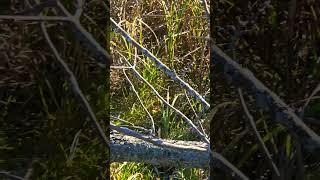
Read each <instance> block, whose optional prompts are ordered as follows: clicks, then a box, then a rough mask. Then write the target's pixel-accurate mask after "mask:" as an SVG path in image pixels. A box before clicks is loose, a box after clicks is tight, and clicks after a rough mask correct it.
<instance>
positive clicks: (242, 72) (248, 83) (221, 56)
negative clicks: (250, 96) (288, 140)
mask: <svg viewBox="0 0 320 180" xmlns="http://www.w3.org/2000/svg"><path fill="white" fill-rule="evenodd" d="M211 53H212V55H211V57H212V61H213V63H215V64H220V65H222V66H223V69H224V73H225V74H226V76H227V77H228V78H229V79H230V81H231V82H233V83H234V84H235V85H236V86H238V87H244V88H247V89H249V90H251V91H252V92H253V93H254V94H255V96H256V100H257V105H258V106H259V107H260V108H263V109H265V110H269V111H270V112H271V114H272V116H273V117H274V120H275V121H277V122H279V123H281V124H282V125H284V126H285V127H286V128H287V129H289V130H290V131H291V132H293V133H295V134H296V135H298V136H299V139H300V140H301V141H302V142H303V144H304V146H305V148H306V149H307V150H309V151H311V152H314V151H319V150H320V137H319V136H318V135H317V134H316V133H315V132H314V131H313V130H312V129H310V128H309V127H308V126H307V125H305V124H304V122H303V121H302V120H301V119H300V118H299V117H298V116H297V115H296V114H295V113H294V111H293V110H292V109H291V108H290V107H289V106H288V105H287V104H286V103H285V102H283V101H282V100H281V99H280V98H279V97H278V96H277V95H276V94H275V93H274V92H272V91H271V90H270V89H268V88H267V87H266V86H265V85H264V84H263V83H262V82H261V81H259V80H258V79H257V78H256V77H255V76H254V75H253V73H252V72H251V71H249V70H248V69H246V68H243V67H241V66H240V65H239V64H238V63H237V62H235V61H234V60H233V59H231V58H230V57H229V56H228V55H227V54H225V53H224V52H223V51H222V50H221V49H220V48H218V47H217V46H216V45H214V44H213V43H211Z"/></svg>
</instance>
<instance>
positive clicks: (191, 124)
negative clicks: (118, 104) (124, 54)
mask: <svg viewBox="0 0 320 180" xmlns="http://www.w3.org/2000/svg"><path fill="white" fill-rule="evenodd" d="M125 60H126V61H127V63H128V64H129V66H131V67H132V65H131V63H130V62H129V61H128V60H127V59H125ZM132 71H133V72H134V73H135V75H136V76H137V77H138V78H139V79H141V80H142V81H143V82H144V83H146V84H147V85H148V86H149V87H150V88H151V89H152V91H153V92H154V93H155V95H156V96H158V98H159V99H160V100H161V101H162V102H164V103H165V104H166V105H167V106H169V107H170V108H171V109H173V110H174V111H175V112H176V113H178V114H179V115H180V116H181V117H182V118H183V119H184V120H185V121H186V123H187V124H189V126H190V127H191V128H192V130H193V131H194V132H195V133H197V134H198V136H199V137H200V138H201V139H202V140H204V141H205V142H206V143H210V141H209V140H208V139H207V137H206V136H205V135H204V134H203V133H202V132H200V130H199V129H198V128H197V126H196V125H194V123H193V122H192V121H191V120H190V119H189V118H188V117H187V116H186V115H185V114H183V113H182V112H181V111H180V110H178V109H177V108H175V107H173V106H172V105H171V104H170V103H168V102H167V101H166V100H165V99H164V98H163V97H162V96H161V95H160V94H159V92H158V91H157V90H156V89H155V88H154V87H153V86H152V85H151V84H150V83H149V82H148V81H147V80H146V79H144V78H143V76H142V75H141V74H140V73H139V72H138V71H137V70H136V69H135V68H132Z"/></svg>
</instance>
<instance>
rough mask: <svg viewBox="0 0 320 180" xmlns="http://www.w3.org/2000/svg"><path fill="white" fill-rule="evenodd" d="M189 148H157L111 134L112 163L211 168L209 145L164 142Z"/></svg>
mask: <svg viewBox="0 0 320 180" xmlns="http://www.w3.org/2000/svg"><path fill="white" fill-rule="evenodd" d="M163 141H166V142H167V143H170V144H175V145H182V146H185V147H190V149H187V148H165V147H159V146H155V145H153V144H151V143H148V142H146V141H143V140H140V139H137V138H135V137H131V136H126V135H122V134H118V133H111V134H110V158H111V162H139V163H148V164H152V165H159V166H164V167H180V168H202V169H206V168H209V158H210V157H209V153H208V151H207V149H208V145H207V144H206V143H202V142H196V141H176V140H163Z"/></svg>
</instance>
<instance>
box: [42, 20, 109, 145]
mask: <svg viewBox="0 0 320 180" xmlns="http://www.w3.org/2000/svg"><path fill="white" fill-rule="evenodd" d="M41 30H42V32H43V35H44V37H45V39H46V41H47V43H48V44H49V46H50V49H51V51H52V52H53V54H54V55H55V57H56V59H57V61H58V63H59V65H60V66H61V67H62V69H63V71H64V73H65V75H66V76H67V78H68V82H69V85H70V87H71V89H72V90H73V92H74V93H75V94H76V96H77V98H78V100H79V101H80V103H81V104H82V105H83V108H84V109H85V110H86V111H87V113H88V115H89V117H90V119H91V120H92V121H93V123H94V126H95V128H96V130H97V132H98V134H99V136H100V138H101V140H102V141H103V142H104V143H105V144H106V146H107V147H109V139H108V138H107V136H106V135H105V133H104V130H103V129H102V127H101V125H100V124H99V122H98V120H97V118H96V116H95V114H94V112H93V110H92V108H91V106H90V104H89V102H88V101H87V99H86V98H85V96H84V95H83V93H82V91H81V89H80V87H79V85H78V82H77V80H76V78H75V76H74V74H73V72H72V71H71V70H70V69H69V67H68V65H67V64H66V63H65V62H64V60H63V59H62V58H61V57H60V55H59V53H58V51H57V49H56V48H55V46H54V45H53V43H52V41H51V39H50V37H49V34H48V32H47V29H46V27H45V24H44V23H41Z"/></svg>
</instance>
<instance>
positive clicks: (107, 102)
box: [105, 0, 112, 179]
mask: <svg viewBox="0 0 320 180" xmlns="http://www.w3.org/2000/svg"><path fill="white" fill-rule="evenodd" d="M106 5H107V11H106V13H107V30H108V32H107V38H106V41H107V42H106V44H107V45H106V49H107V52H108V53H109V54H110V56H109V58H107V62H106V72H107V74H106V78H107V79H106V86H105V88H106V93H107V95H106V115H107V120H108V127H107V132H106V133H107V136H108V138H109V139H110V128H109V126H110V64H111V60H112V59H111V58H112V57H111V52H110V41H111V40H110V33H111V24H110V1H109V0H107V1H106ZM108 147H109V149H108V157H107V159H108V160H107V164H106V169H107V171H106V173H107V174H106V175H107V179H110V163H111V162H110V144H109V146H108Z"/></svg>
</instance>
